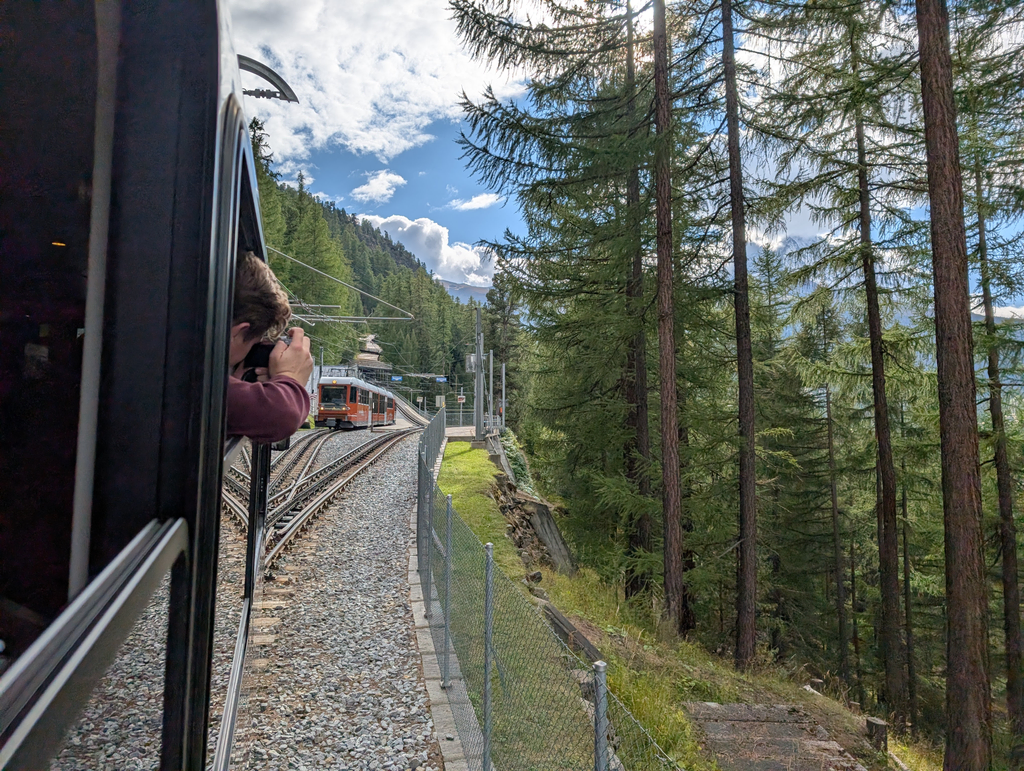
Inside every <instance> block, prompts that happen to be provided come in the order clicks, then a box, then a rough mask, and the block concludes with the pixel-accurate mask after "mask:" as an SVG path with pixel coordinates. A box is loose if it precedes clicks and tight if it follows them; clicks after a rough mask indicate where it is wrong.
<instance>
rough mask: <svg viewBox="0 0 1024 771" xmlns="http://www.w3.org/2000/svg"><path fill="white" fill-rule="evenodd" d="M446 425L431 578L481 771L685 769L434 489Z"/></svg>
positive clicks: (424, 510) (424, 577)
mask: <svg viewBox="0 0 1024 771" xmlns="http://www.w3.org/2000/svg"><path fill="white" fill-rule="evenodd" d="M435 424H439V425H440V426H441V427H442V434H441V436H440V437H437V436H435V434H436V432H435V433H431V431H432V429H434V425H435ZM443 426H444V417H443V416H439V417H438V419H435V420H434V421H432V423H431V425H430V426H429V427H428V428H427V431H426V432H425V433H424V436H423V438H422V439H421V442H420V458H419V464H418V465H419V467H420V477H419V479H420V487H419V501H418V502H419V507H418V520H417V521H418V539H417V540H418V545H419V551H418V555H419V569H420V578H421V581H422V586H423V596H424V598H425V599H426V600H427V603H426V607H427V610H428V612H429V615H428V621H429V622H430V630H431V634H432V636H433V639H434V647H435V649H436V651H437V656H438V663H439V665H440V668H441V676H442V681H443V685H444V687H445V688H446V690H447V693H448V699H449V702H450V704H451V708H452V712H453V714H454V717H455V722H456V724H457V726H458V730H459V735H460V738H461V740H462V745H463V749H464V751H465V755H466V760H467V762H468V764H469V767H470V769H478V770H479V771H495V770H497V771H520V770H521V771H534V770H537V771H540V770H541V769H543V770H544V771H553V770H556V769H557V770H559V771H561V770H563V769H564V770H566V771H568V770H570V769H571V770H572V771H655V770H657V771H668V770H669V769H672V770H673V771H675V770H676V769H678V766H677V765H676V764H675V763H674V762H672V760H671V759H670V758H669V757H668V756H667V755H666V754H665V753H664V752H663V751H662V749H661V748H660V747H659V746H658V745H657V743H656V742H655V741H654V739H653V738H652V737H651V736H650V734H648V733H647V731H646V730H644V728H643V726H641V725H640V724H639V723H638V722H637V721H636V719H635V718H634V717H633V716H632V715H631V714H630V712H629V710H627V709H626V708H625V707H624V706H623V704H622V703H621V702H620V701H619V700H618V699H617V698H615V696H614V695H613V694H610V693H609V692H608V690H607V686H606V681H605V672H604V669H605V665H604V662H595V663H594V664H593V665H591V664H590V663H588V662H585V661H584V660H583V659H581V658H580V657H579V656H577V655H576V654H575V653H574V652H573V651H571V650H570V649H569V648H568V647H567V646H566V645H565V644H564V643H563V642H562V641H561V640H560V639H559V638H558V637H557V636H556V635H555V634H554V632H553V631H552V630H551V628H550V627H549V626H548V624H547V623H546V622H545V621H544V619H543V617H542V615H541V614H540V612H539V611H538V609H537V608H536V607H535V606H534V605H533V603H531V602H530V600H528V599H527V598H526V597H525V596H524V594H523V592H522V591H520V589H519V587H518V586H517V585H516V584H515V583H514V582H513V581H512V579H510V578H509V577H508V576H506V575H505V574H504V573H502V572H501V571H500V570H499V569H498V568H497V567H496V566H495V564H494V559H493V553H492V552H493V547H492V546H491V545H490V544H487V545H484V544H481V543H480V540H479V539H478V538H477V537H476V535H475V534H474V533H473V531H472V530H471V529H470V528H469V526H468V525H466V523H465V522H464V521H463V520H462V519H461V518H460V517H459V515H458V513H457V512H455V511H454V509H453V508H452V504H451V497H450V496H447V497H446V496H445V495H444V494H443V493H442V492H441V490H440V489H439V488H438V487H437V485H436V484H435V483H434V467H435V463H436V460H437V457H438V454H439V452H440V448H441V445H442V442H443ZM433 442H436V444H433ZM428 536H429V537H428Z"/></svg>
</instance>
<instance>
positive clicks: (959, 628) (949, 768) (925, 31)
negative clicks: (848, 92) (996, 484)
mask: <svg viewBox="0 0 1024 771" xmlns="http://www.w3.org/2000/svg"><path fill="white" fill-rule="evenodd" d="M916 6H917V30H918V38H919V50H920V61H921V104H922V107H923V109H924V137H925V155H926V158H927V162H928V197H929V200H930V203H931V237H932V268H933V272H934V276H935V353H936V361H937V365H938V366H937V369H938V386H939V389H938V390H939V444H940V447H941V450H942V510H943V524H944V530H945V552H946V553H945V557H946V559H945V562H946V610H947V616H946V618H947V621H946V754H945V760H944V768H945V769H946V771H954V770H955V771H985V769H988V767H989V764H990V762H991V759H992V727H991V719H992V718H991V702H990V694H989V685H988V677H987V673H986V671H985V652H986V648H985V644H986V619H985V614H986V612H987V598H986V592H985V562H984V556H983V548H984V543H983V539H982V528H981V474H980V470H979V467H978V415H977V407H976V403H975V397H976V394H975V384H974V351H973V345H972V334H971V306H970V285H969V282H968V274H967V236H966V232H965V229H964V211H963V203H964V201H963V189H962V187H961V177H960V157H959V156H960V151H959V141H958V138H957V129H956V103H955V102H954V99H953V68H952V61H951V58H950V52H949V18H948V15H947V11H946V6H945V3H944V2H942V0H916Z"/></svg>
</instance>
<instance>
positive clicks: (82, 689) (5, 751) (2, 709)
mask: <svg viewBox="0 0 1024 771" xmlns="http://www.w3.org/2000/svg"><path fill="white" fill-rule="evenodd" d="M137 21H138V18H132V19H130V20H128V21H126V22H125V24H126V28H130V25H131V23H133V22H137ZM144 21H149V19H148V18H147V19H144ZM140 40H141V39H140ZM204 42H206V41H204ZM170 44H171V43H170V42H168V45H170ZM131 45H132V47H133V49H134V50H137V46H138V44H137V43H136V39H134V38H133V39H132V44H131ZM197 45H198V44H197ZM134 50H133V51H132V52H130V53H129V54H125V53H124V51H122V66H124V67H128V68H129V69H128V71H129V73H130V74H133V73H134V72H135V71H136V70H135V69H132V68H137V67H139V66H140V60H130V56H131V53H134ZM155 55H159V54H155ZM126 59H128V60H130V61H129V63H128V64H127V65H126V64H125V61H126ZM204 66H206V62H196V63H195V68H196V70H197V72H199V73H200V74H199V75H198V76H197V77H202V76H203V75H204V74H209V71H208V70H205V71H204V70H203V69H202V68H203V67H204ZM130 74H129V77H130ZM178 85H180V84H179V83H174V84H171V85H169V86H168V89H169V90H170V89H173V88H174V87H175V86H178ZM204 85H205V86H207V87H212V92H213V94H214V95H215V100H216V102H217V104H215V105H214V113H213V116H211V117H214V116H215V118H216V126H215V127H213V128H210V129H204V128H202V127H201V126H200V127H199V128H197V129H196V130H195V131H194V132H193V134H192V135H190V138H191V139H194V140H196V141H195V143H194V144H193V145H191V146H187V147H186V146H184V145H183V146H181V147H178V148H177V150H178V152H191V153H193V155H191V156H187V157H188V160H191V161H193V162H196V161H198V164H197V165H198V166H199V168H198V169H196V171H199V172H200V173H201V175H202V181H201V182H200V183H199V184H198V185H197V186H196V187H194V188H193V189H192V190H190V191H189V194H190V195H192V196H193V198H192V199H191V200H188V199H186V200H185V201H184V202H183V203H182V204H181V206H182V208H183V211H184V214H181V215H178V216H181V217H184V218H188V217H189V216H192V217H194V219H193V220H190V221H189V222H188V225H194V226H197V227H195V229H194V230H193V231H192V232H193V233H205V237H204V241H205V244H207V245H208V250H209V251H208V252H207V248H203V251H202V252H201V254H203V255H204V256H203V257H200V258H199V259H198V260H196V262H195V266H196V275H195V277H194V278H191V281H192V283H191V284H189V283H188V281H187V280H185V281H183V283H179V284H175V286H174V290H175V291H181V290H182V287H183V286H185V287H188V286H191V287H194V289H193V292H194V295H193V296H194V297H195V298H196V299H197V300H198V301H199V303H198V304H199V307H200V308H202V310H203V311H205V319H202V322H201V326H200V327H199V328H201V334H200V335H198V336H196V335H194V334H193V333H192V329H186V330H184V331H182V328H181V327H180V326H179V327H175V328H173V329H172V328H171V327H169V326H163V327H156V328H154V330H153V334H154V335H163V336H164V338H165V339H164V344H165V345H166V352H165V353H166V355H167V356H168V357H170V358H171V360H173V354H175V353H176V352H179V351H183V350H193V349H194V350H195V351H200V352H201V353H202V356H201V358H200V359H199V361H200V362H201V366H202V371H201V382H194V381H192V382H190V384H189V385H188V388H189V389H194V391H193V393H195V395H197V396H199V397H200V401H201V404H199V405H192V406H191V407H190V411H191V415H190V417H189V420H193V421H196V422H197V423H198V425H199V429H200V430H199V434H198V435H191V436H190V438H189V439H188V441H189V445H190V446H192V447H193V448H196V449H198V456H196V455H194V454H192V457H191V458H189V459H188V461H187V465H188V468H189V469H190V475H194V476H193V482H192V484H193V485H195V490H196V497H195V498H194V499H192V500H194V503H191V502H190V503H189V504H188V506H187V508H186V509H185V511H184V512H181V513H183V514H184V516H177V515H171V516H168V513H169V512H166V511H165V510H163V509H161V508H160V507H158V508H157V513H158V516H157V518H155V519H152V520H150V521H149V522H148V524H145V525H142V526H141V527H140V528H139V529H138V530H137V531H136V532H135V533H134V534H132V535H131V536H129V537H128V538H127V541H128V542H127V543H126V544H125V545H124V546H123V548H121V549H120V550H119V551H117V552H116V554H114V555H113V556H112V557H111V558H109V559H107V560H104V561H103V562H102V563H99V564H98V565H97V569H98V570H99V572H98V574H97V575H95V576H93V577H92V578H91V579H90V580H88V581H87V582H86V584H85V586H84V588H83V589H82V590H81V592H79V593H78V594H77V596H76V597H75V598H74V599H73V600H72V601H71V602H70V604H69V605H68V606H67V607H66V608H65V609H64V610H63V611H62V612H61V613H60V614H59V615H58V616H57V617H56V618H55V619H54V621H53V622H52V623H51V624H50V625H49V626H48V627H47V628H46V630H45V631H44V632H43V633H42V634H41V635H40V636H39V637H38V638H37V639H36V640H35V641H34V642H33V643H32V644H31V645H30V646H29V648H28V649H27V650H26V651H25V652H24V653H23V654H22V655H21V656H19V657H18V659H16V660H15V661H14V662H13V664H12V665H11V667H10V668H9V669H8V670H7V671H5V672H4V673H3V675H2V677H0V767H2V768H4V769H10V770H11V771H14V770H15V769H27V768H38V767H48V762H49V759H50V758H51V757H52V756H53V754H54V751H55V750H56V748H57V747H58V746H59V744H60V742H61V740H62V739H63V736H64V733H65V731H66V730H67V728H68V727H69V726H70V725H71V724H72V723H73V721H74V720H75V719H76V717H77V715H78V714H79V712H80V711H81V708H82V707H83V706H84V705H85V703H86V702H87V701H88V699H89V698H90V696H91V694H92V692H93V690H94V688H95V686H96V684H97V683H98V682H99V681H100V680H101V679H102V677H103V676H104V674H105V673H106V671H107V669H108V667H109V666H110V664H111V663H112V662H113V660H114V659H115V657H116V656H117V654H118V652H119V650H120V648H121V646H122V645H123V644H124V641H125V639H126V638H127V636H128V635H129V634H130V632H131V630H132V628H133V625H134V624H135V622H136V620H137V619H138V618H139V616H140V614H141V613H142V612H143V610H144V609H145V607H146V605H147V604H148V603H149V602H150V601H151V598H152V597H153V595H154V593H155V591H156V589H157V587H158V586H159V584H160V582H161V581H162V580H164V578H165V577H166V576H167V575H168V574H170V596H169V611H170V620H169V624H168V634H167V641H166V656H167V667H166V669H165V670H164V671H163V672H162V675H163V677H164V684H165V686H164V714H163V725H162V736H161V750H160V753H161V754H160V759H161V768H168V769H171V768H175V769H179V768H181V769H183V768H189V769H201V768H204V767H205V758H206V742H207V725H208V713H209V687H210V684H209V674H210V664H211V659H210V655H209V654H210V652H211V651H210V646H211V643H212V628H211V627H212V623H213V607H214V599H215V598H214V595H213V590H212V589H211V587H213V586H214V583H213V582H212V577H213V576H214V575H215V573H216V561H217V542H218V533H219V527H220V506H221V501H220V495H221V477H222V472H223V464H224V461H225V455H226V454H227V455H228V456H229V457H230V453H231V452H237V449H238V447H239V446H240V445H239V443H237V442H229V443H227V444H225V442H224V433H225V417H226V409H225V401H226V392H227V352H228V341H229V334H228V331H229V329H230V322H231V309H232V298H233V292H234V285H233V284H234V271H235V253H236V246H237V242H238V238H239V234H240V232H241V233H243V234H244V236H243V238H244V240H245V241H246V242H247V243H246V246H247V248H249V249H251V250H252V251H254V252H256V253H257V254H259V255H260V257H261V258H264V259H265V248H264V244H263V240H262V224H261V221H260V214H259V203H258V188H257V185H256V179H255V169H254V165H253V160H252V156H251V146H250V139H249V132H248V125H247V122H246V121H245V119H244V113H243V111H242V109H241V104H240V103H239V101H238V98H237V97H236V96H235V95H234V94H229V95H228V96H227V98H226V99H221V98H220V97H219V96H216V95H217V86H216V83H209V82H206V83H205V84H204ZM128 90H130V89H128ZM206 93H207V94H209V91H207V92H206ZM119 96H120V95H119ZM194 96H195V95H194ZM195 102H196V107H195V113H196V114H198V115H201V114H202V111H203V110H206V109H207V108H208V107H209V106H210V105H209V103H208V102H207V103H203V102H202V100H201V96H200V97H197V98H196V99H195ZM124 104H128V105H129V112H128V113H127V115H128V116H129V118H125V117H124V116H120V115H119V117H118V123H119V125H120V124H121V123H122V122H125V123H127V122H128V121H129V119H130V116H131V115H132V113H131V112H130V108H131V107H134V105H133V104H132V103H131V102H130V101H127V100H126V101H125V102H124ZM189 114H191V113H183V114H182V115H179V116H177V117H178V119H179V120H185V119H186V118H185V117H183V116H185V115H189ZM193 125H194V124H193ZM204 132H205V133H204ZM207 137H211V138H212V140H213V143H212V144H202V142H203V141H204V140H205V138H207ZM211 150H212V158H213V159H214V162H212V163H211V161H210V154H209V153H210V151H211ZM123 152H124V151H122V153H123ZM124 158H128V159H129V161H130V160H131V156H130V155H125V156H123V157H120V161H121V162H124ZM172 160H175V161H176V162H177V163H179V164H180V163H181V162H182V160H181V157H180V156H179V157H177V158H173V159H172ZM117 162H118V159H115V161H114V163H115V166H116V163H117ZM200 169H203V170H202V171H200ZM208 181H209V182H208ZM130 182H131V183H134V184H137V183H138V180H131V181H130ZM175 184H178V183H177V182H176V183H175ZM211 184H212V187H210V186H208V185H211ZM127 189H128V190H131V189H132V188H131V185H130V184H129V186H128V188H127ZM174 192H175V193H177V187H175V188H174ZM175 203H176V204H177V203H178V202H177V199H175ZM197 203H198V205H196V204H197ZM189 204H192V205H193V208H192V209H189V208H188V205H189ZM175 214H176V215H177V211H176V212H175ZM113 220H114V217H113V216H111V221H112V222H113ZM171 224H172V226H173V227H175V228H177V227H178V226H179V222H178V221H177V220H176V219H173V218H172V220H171ZM188 235H190V234H186V237H183V238H182V244H186V243H187V236H188ZM110 248H111V249H114V248H115V247H114V246H111V247H110ZM117 248H120V249H122V250H123V249H124V248H125V247H124V246H123V245H121V246H118V247H117ZM175 248H176V249H178V250H185V246H181V247H175ZM179 254H181V251H174V252H172V253H170V257H168V258H165V259H169V260H170V264H172V265H173V264H176V263H174V262H173V260H174V259H178V258H179V257H178V255H179ZM193 259H194V258H193ZM204 259H208V263H207V264H206V265H205V266H203V265H202V263H203V260H204ZM171 275H172V276H173V274H171ZM196 290H198V291H196ZM204 292H205V296H204ZM165 301H166V302H167V303H168V307H171V305H172V304H173V303H179V302H180V297H177V296H168V298H166V300H165ZM193 329H194V328H193ZM190 334H191V335H192V337H189V335H190ZM172 335H176V337H174V339H173V341H172ZM114 347H115V348H116V345H115V346H114ZM122 347H123V344H122ZM106 366H107V365H106V362H105V363H104V367H106ZM196 369H197V366H196V365H193V368H192V370H191V371H192V372H195V370H196ZM111 371H112V372H116V371H117V369H116V368H113V367H112V369H111ZM111 376H112V375H111ZM182 377H183V376H182ZM163 389H164V397H163V398H164V399H165V400H170V402H171V403H172V404H175V406H176V407H177V408H181V404H180V403H175V402H174V399H175V398H176V397H179V396H180V395H181V393H184V390H183V389H182V388H178V390H176V391H173V392H168V391H167V390H166V389H167V382H166V381H164V385H163ZM185 406H188V405H187V403H186V404H185ZM185 423H186V421H183V422H182V425H185ZM107 430H108V431H109V428H108V429H107ZM182 431H183V429H182ZM179 432H180V431H179ZM182 438H183V437H178V439H179V440H181V439H182ZM101 460H102V459H101ZM108 462H109V461H108ZM174 468H176V467H175V466H174V465H173V464H171V465H169V466H168V465H165V464H163V463H161V464H160V465H159V466H158V467H157V468H155V469H154V472H153V473H156V474H157V478H158V480H161V481H164V482H169V481H170V478H169V475H170V473H171V471H173V470H174ZM115 513H116V512H115Z"/></svg>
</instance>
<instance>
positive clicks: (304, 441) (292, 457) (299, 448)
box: [267, 428, 331, 493]
mask: <svg viewBox="0 0 1024 771" xmlns="http://www.w3.org/2000/svg"><path fill="white" fill-rule="evenodd" d="M330 435H331V432H330V431H328V430H327V429H326V428H320V429H315V430H314V431H311V432H310V433H309V434H307V435H306V436H304V437H302V438H301V439H300V440H299V442H297V443H296V444H295V446H294V447H292V448H291V449H289V450H287V451H286V452H285V453H284V454H283V455H279V456H278V457H277V458H275V460H274V462H273V463H271V465H270V470H271V472H272V473H273V472H274V470H275V468H276V470H277V473H276V474H273V476H271V478H270V484H269V485H268V486H267V492H268V493H269V492H270V491H271V490H276V489H277V488H278V487H279V486H280V485H281V483H282V482H283V481H284V479H285V477H286V476H287V475H288V474H290V473H291V472H292V470H293V469H294V468H295V467H296V466H297V465H298V464H299V461H301V460H302V459H303V458H305V457H306V453H307V452H309V450H310V448H313V447H314V446H316V447H317V448H319V445H320V444H322V443H323V442H325V441H326V440H327V438H328V437H329V436H330Z"/></svg>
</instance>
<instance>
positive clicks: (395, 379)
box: [391, 375, 402, 383]
mask: <svg viewBox="0 0 1024 771" xmlns="http://www.w3.org/2000/svg"><path fill="white" fill-rule="evenodd" d="M391 382H392V383H401V382H402V376H401V375H392V376H391Z"/></svg>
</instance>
